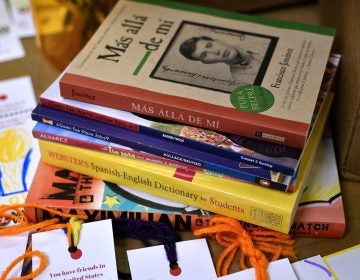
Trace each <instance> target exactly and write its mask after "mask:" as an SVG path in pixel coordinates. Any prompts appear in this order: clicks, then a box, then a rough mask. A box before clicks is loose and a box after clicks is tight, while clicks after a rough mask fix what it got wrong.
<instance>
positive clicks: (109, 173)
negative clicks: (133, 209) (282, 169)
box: [39, 140, 291, 232]
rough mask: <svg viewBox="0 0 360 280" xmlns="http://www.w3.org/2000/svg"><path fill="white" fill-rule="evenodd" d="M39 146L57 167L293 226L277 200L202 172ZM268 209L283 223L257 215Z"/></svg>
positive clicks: (225, 212) (276, 227)
mask: <svg viewBox="0 0 360 280" xmlns="http://www.w3.org/2000/svg"><path fill="white" fill-rule="evenodd" d="M39 147H40V152H41V156H42V160H43V161H44V162H45V163H48V164H51V165H54V166H57V167H61V168H66V169H70V170H73V171H75V172H79V173H82V174H85V175H88V176H92V177H94V178H99V179H102V180H104V181H109V182H113V183H117V184H122V185H124V186H127V187H129V188H133V189H136V190H139V191H142V192H145V193H150V194H153V195H156V196H159V197H163V198H166V199H170V200H174V201H177V202H181V203H184V204H187V205H191V206H194V207H198V208H201V209H204V210H207V211H210V212H214V213H219V214H223V215H226V216H229V217H233V218H235V219H239V220H243V221H245V222H249V223H254V224H257V225H260V226H264V227H267V228H271V229H274V230H277V231H282V232H288V230H289V228H290V225H291V224H290V220H291V215H290V213H288V212H287V211H286V210H285V209H283V208H282V207H280V206H278V205H276V203H274V204H273V205H272V204H269V203H267V202H266V201H256V200H254V198H251V199H249V198H248V197H247V196H246V194H243V193H240V192H237V195H234V193H231V192H229V191H226V190H224V189H225V188H228V186H225V187H224V189H223V188H221V187H220V186H219V185H218V184H217V182H218V181H217V180H215V179H214V180H215V181H213V182H211V180H207V181H206V182H204V180H201V179H199V178H197V175H198V174H186V175H183V174H179V173H178V170H173V169H166V168H165V167H163V166H158V167H156V166H155V165H151V164H150V163H148V164H146V165H145V164H144V166H146V168H145V167H144V166H142V165H141V164H139V163H138V162H135V161H134V160H127V159H123V160H121V161H120V160H116V157H113V156H106V157H104V156H103V155H102V153H99V152H88V151H87V150H85V149H80V148H75V147H70V146H66V145H61V144H55V143H51V142H47V141H42V140H39ZM180 173H181V172H180ZM211 178H215V177H211ZM228 181H229V180H228ZM219 183H220V182H219ZM223 183H226V181H223ZM241 184H242V183H241V182H239V183H238V185H237V186H236V188H235V189H234V190H235V191H236V189H237V187H238V188H239V190H240V189H241ZM244 184H247V183H244ZM215 185H216V186H215ZM234 187H235V186H234ZM284 195H285V193H284ZM264 209H266V210H264ZM264 211H266V213H269V215H270V214H271V215H273V216H274V218H275V217H281V223H279V224H277V223H275V224H272V223H268V220H267V219H262V218H259V217H257V215H260V216H262V214H261V213H263V212H264ZM275 219H276V218H275Z"/></svg>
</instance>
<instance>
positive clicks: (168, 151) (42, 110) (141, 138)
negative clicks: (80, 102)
mask: <svg viewBox="0 0 360 280" xmlns="http://www.w3.org/2000/svg"><path fill="white" fill-rule="evenodd" d="M31 116H32V119H33V120H35V121H38V122H42V123H46V124H48V125H52V126H54V127H59V128H61V129H64V130H68V131H69V132H76V133H77V134H84V135H86V136H90V138H98V139H102V140H106V141H111V142H114V143H117V144H120V145H125V146H128V147H130V148H132V149H136V150H138V151H143V152H147V153H151V154H154V155H158V156H161V157H165V158H168V159H173V160H176V161H179V162H184V163H187V164H189V165H193V166H197V167H200V168H202V169H208V170H210V171H212V172H216V173H222V174H225V175H227V176H231V177H234V178H237V179H241V180H244V181H247V182H251V183H255V184H258V185H261V186H264V187H269V188H274V189H277V190H281V191H292V190H293V189H292V188H290V187H289V186H290V183H291V179H292V176H286V175H283V174H281V173H279V172H274V171H271V170H269V169H264V168H260V167H258V166H253V165H249V164H244V163H242V162H240V161H236V160H231V159H227V158H226V157H221V156H217V155H212V154H209V153H205V152H202V151H198V150H196V149H192V148H189V147H184V146H181V145H178V144H175V143H171V142H168V141H164V140H162V139H159V138H156V137H152V136H148V135H146V134H139V133H136V132H134V131H131V130H128V129H124V128H121V127H116V126H113V125H111V124H107V123H102V122H99V121H96V120H92V119H87V118H84V117H81V116H78V115H74V114H71V113H68V112H64V111H60V110H56V109H53V108H50V107H46V106H43V105H40V104H39V105H37V106H36V108H35V109H34V110H33V112H32V114H31ZM60 133H61V132H60ZM75 137H76V136H75ZM90 138H88V141H89V139H90ZM319 140H320V139H319ZM90 142H91V140H90Z"/></svg>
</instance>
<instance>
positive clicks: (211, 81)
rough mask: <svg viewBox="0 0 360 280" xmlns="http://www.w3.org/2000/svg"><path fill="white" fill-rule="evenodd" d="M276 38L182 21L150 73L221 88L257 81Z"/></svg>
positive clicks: (167, 79)
mask: <svg viewBox="0 0 360 280" xmlns="http://www.w3.org/2000/svg"><path fill="white" fill-rule="evenodd" d="M239 26H241V23H239ZM277 41H278V38H277V37H272V36H268V35H262V34H255V33H249V32H246V31H243V30H240V29H239V30H235V29H225V28H221V27H216V26H210V25H204V24H198V23H194V22H188V21H183V22H182V23H181V24H180V26H179V28H178V30H177V31H176V33H175V34H174V37H173V38H172V40H171V42H170V43H169V45H168V47H167V49H166V51H165V52H164V54H163V55H162V57H161V59H160V60H159V62H158V64H157V65H156V67H155V69H154V70H153V71H152V73H151V75H150V76H151V77H152V78H155V79H161V80H165V81H171V82H175V83H181V84H186V85H191V86H194V87H201V88H208V89H212V90H215V91H221V92H231V91H232V90H233V89H234V88H237V87H238V86H241V85H245V84H253V85H260V84H261V82H262V80H263V78H264V75H265V73H266V70H267V67H268V65H269V62H270V59H271V57H272V54H273V52H274V49H275V47H276V44H277Z"/></svg>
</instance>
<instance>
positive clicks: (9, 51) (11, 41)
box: [0, 0, 25, 62]
mask: <svg viewBox="0 0 360 280" xmlns="http://www.w3.org/2000/svg"><path fill="white" fill-rule="evenodd" d="M24 56H25V51H24V48H23V46H22V43H21V41H20V39H19V38H18V37H17V36H16V34H15V33H14V30H13V28H12V26H11V24H10V18H9V15H8V8H7V6H6V3H5V0H0V62H4V61H8V60H13V59H17V58H21V57H24Z"/></svg>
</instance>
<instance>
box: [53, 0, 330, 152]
mask: <svg viewBox="0 0 360 280" xmlns="http://www.w3.org/2000/svg"><path fill="white" fill-rule="evenodd" d="M334 33H335V30H334V29H331V28H325V27H320V26H313V25H306V24H300V23H291V22H284V21H277V20H273V19H266V18H261V17H255V16H248V15H242V14H239V13H233V12H225V11H218V10H213V9H208V8H200V7H196V6H191V5H186V4H176V3H174V2H171V3H170V2H168V1H161V0H155V1H150V0H141V1H125V0H124V1H119V2H118V3H117V5H116V6H115V7H114V8H113V10H112V12H111V13H110V14H109V15H108V17H107V18H106V19H105V21H104V22H103V23H102V25H101V26H100V27H99V28H98V29H97V31H96V33H95V34H94V35H93V37H92V38H91V39H90V41H89V42H88V43H87V44H86V46H85V47H84V48H83V49H82V51H81V52H80V53H79V54H78V55H77V56H76V57H75V59H74V60H73V62H72V63H71V65H70V66H69V68H67V69H66V70H65V73H64V75H63V76H62V77H61V79H60V93H61V95H62V96H63V97H65V98H69V99H74V100H79V101H84V102H87V103H92V104H96V105H103V106H106V107H112V108H116V109H121V110H124V111H130V112H133V113H136V114H142V115H147V116H151V117H155V118H160V119H165V120H170V121H175V122H180V123H183V124H186V125H191V126H197V127H202V128H205V129H210V130H215V131H222V132H226V133H232V134H235V135H241V136H246V137H250V138H255V139H260V140H264V141H269V142H274V143H278V144H279V143H280V144H284V145H288V146H292V147H297V148H303V147H304V145H305V143H306V139H307V136H308V133H309V130H310V126H311V120H312V118H313V114H314V110H315V106H316V101H317V97H318V93H319V90H320V86H321V81H322V77H323V73H324V71H325V67H326V63H327V60H328V57H329V55H330V50H331V46H332V42H333V37H334ZM124 66H126V67H124ZM269 124H271V125H269Z"/></svg>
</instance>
